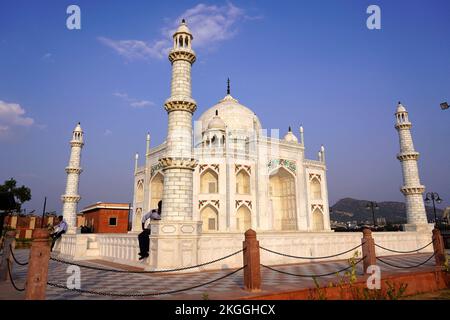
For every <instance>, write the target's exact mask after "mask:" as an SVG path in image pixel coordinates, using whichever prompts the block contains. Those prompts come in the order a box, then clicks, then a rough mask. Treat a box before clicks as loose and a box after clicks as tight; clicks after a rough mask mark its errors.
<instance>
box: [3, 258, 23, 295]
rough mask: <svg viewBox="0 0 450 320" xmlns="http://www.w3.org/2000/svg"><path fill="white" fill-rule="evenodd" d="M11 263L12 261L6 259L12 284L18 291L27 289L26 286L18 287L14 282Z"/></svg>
mask: <svg viewBox="0 0 450 320" xmlns="http://www.w3.org/2000/svg"><path fill="white" fill-rule="evenodd" d="M10 263H11V261H10V260H9V259H8V260H7V261H6V264H7V265H8V274H9V279H10V280H11V284H12V286H13V287H14V289H16V290H17V291H25V288H23V289H22V288H19V287H17V286H16V284H15V283H14V280H13V278H12V275H11V266H10Z"/></svg>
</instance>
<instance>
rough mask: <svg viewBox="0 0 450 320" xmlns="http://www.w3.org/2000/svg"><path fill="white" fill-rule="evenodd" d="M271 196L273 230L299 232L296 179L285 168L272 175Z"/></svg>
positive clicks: (270, 183) (270, 181)
mask: <svg viewBox="0 0 450 320" xmlns="http://www.w3.org/2000/svg"><path fill="white" fill-rule="evenodd" d="M269 185H270V189H269V196H270V199H271V202H272V215H273V228H274V229H275V230H297V206H296V191H295V178H294V176H293V175H292V174H291V173H289V172H288V171H287V170H286V169H285V168H282V167H281V168H279V169H277V170H276V171H275V172H274V173H272V174H271V175H270V178H269Z"/></svg>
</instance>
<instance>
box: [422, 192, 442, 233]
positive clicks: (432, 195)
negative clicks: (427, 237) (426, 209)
mask: <svg viewBox="0 0 450 320" xmlns="http://www.w3.org/2000/svg"><path fill="white" fill-rule="evenodd" d="M430 201H433V212H434V224H435V225H437V214H436V204H435V202H437V203H441V202H442V199H441V198H440V197H439V194H438V193H437V192H427V194H426V197H425V202H426V203H430Z"/></svg>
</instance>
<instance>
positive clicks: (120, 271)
mask: <svg viewBox="0 0 450 320" xmlns="http://www.w3.org/2000/svg"><path fill="white" fill-rule="evenodd" d="M242 251H244V249H241V250H239V251H236V252H234V253H231V254H229V255H227V256H224V257H222V258H219V259H215V260H212V261H209V262H205V263H201V264H198V265H195V266H188V267H180V268H176V269H163V270H147V271H146V270H134V271H133V270H118V269H106V268H101V267H95V266H88V265H85V264H78V263H74V262H71V261H65V260H61V259H58V258H53V257H50V260H53V261H56V262H60V263H64V264H69V265H74V266H78V267H81V268H86V269H92V270H98V271H108V272H116V273H163V272H174V271H182V270H188V269H193V268H198V267H202V266H206V265H208V264H212V263H215V262H218V261H221V260H225V259H227V258H230V257H232V256H234V255H236V254H239V253H241V252H242Z"/></svg>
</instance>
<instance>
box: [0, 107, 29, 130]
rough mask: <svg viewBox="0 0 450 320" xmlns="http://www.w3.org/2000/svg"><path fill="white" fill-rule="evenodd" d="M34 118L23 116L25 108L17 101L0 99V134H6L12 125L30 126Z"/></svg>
mask: <svg viewBox="0 0 450 320" xmlns="http://www.w3.org/2000/svg"><path fill="white" fill-rule="evenodd" d="M33 124H34V120H33V119H32V118H30V117H26V116H25V110H24V109H23V108H22V107H21V106H20V105H19V104H17V103H7V102H5V101H2V100H0V136H1V135H5V134H7V133H8V132H9V131H10V130H11V128H12V127H17V126H19V127H30V126H32V125H33Z"/></svg>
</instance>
